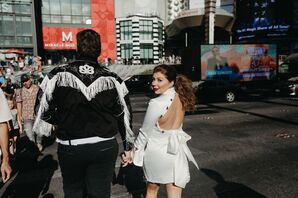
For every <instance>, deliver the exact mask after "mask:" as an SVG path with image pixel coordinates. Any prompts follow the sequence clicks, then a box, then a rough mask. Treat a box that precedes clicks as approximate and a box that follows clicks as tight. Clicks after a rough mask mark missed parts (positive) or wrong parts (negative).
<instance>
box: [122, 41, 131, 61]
mask: <svg viewBox="0 0 298 198" xmlns="http://www.w3.org/2000/svg"><path fill="white" fill-rule="evenodd" d="M121 58H123V59H130V58H132V44H131V43H125V44H121Z"/></svg>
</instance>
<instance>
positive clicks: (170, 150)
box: [133, 88, 198, 188]
mask: <svg viewBox="0 0 298 198" xmlns="http://www.w3.org/2000/svg"><path fill="white" fill-rule="evenodd" d="M175 94H176V92H175V90H174V88H170V89H168V90H167V91H166V92H165V93H163V94H162V95H160V96H159V97H157V98H154V99H151V100H150V102H149V106H148V108H147V112H146V115H145V118H144V122H143V125H142V127H141V128H140V131H139V135H138V137H137V139H136V141H135V147H136V148H137V150H136V151H135V153H134V159H133V162H134V164H135V165H137V166H143V169H144V173H145V176H146V179H147V181H148V182H152V183H159V184H167V183H174V184H175V185H176V186H179V187H182V188H184V187H185V185H186V184H187V183H188V182H189V180H190V174H189V166H188V160H189V161H192V162H193V163H194V164H195V166H196V167H197V168H198V165H197V163H196V161H195V159H194V157H193V155H192V154H191V152H190V150H189V148H188V146H187V144H186V142H187V141H188V140H190V139H191V137H190V136H189V135H188V134H186V133H185V132H184V131H183V130H182V126H181V127H180V128H179V129H175V130H163V129H161V128H160V127H159V125H158V119H159V118H160V117H161V116H163V115H165V113H166V112H167V110H168V108H169V107H170V105H171V103H172V101H173V100H174V97H175Z"/></svg>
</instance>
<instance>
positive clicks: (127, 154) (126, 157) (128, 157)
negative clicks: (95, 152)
mask: <svg viewBox="0 0 298 198" xmlns="http://www.w3.org/2000/svg"><path fill="white" fill-rule="evenodd" d="M132 155H133V150H130V151H124V153H123V154H122V155H121V159H122V160H121V163H122V167H125V166H127V165H128V164H131V163H132V161H133V160H132Z"/></svg>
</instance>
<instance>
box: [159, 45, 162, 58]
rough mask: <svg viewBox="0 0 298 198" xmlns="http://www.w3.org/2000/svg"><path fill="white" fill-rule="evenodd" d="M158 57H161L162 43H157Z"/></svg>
mask: <svg viewBox="0 0 298 198" xmlns="http://www.w3.org/2000/svg"><path fill="white" fill-rule="evenodd" d="M158 57H159V58H162V57H163V45H162V44H159V45H158Z"/></svg>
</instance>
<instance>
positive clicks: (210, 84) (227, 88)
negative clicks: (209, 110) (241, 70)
mask: <svg viewBox="0 0 298 198" xmlns="http://www.w3.org/2000/svg"><path fill="white" fill-rule="evenodd" d="M242 94H243V90H242V88H241V86H240V85H239V84H236V83H233V82H230V81H223V80H206V81H199V83H198V86H197V89H196V96H197V99H198V102H199V103H206V102H210V101H226V102H234V101H235V100H236V98H238V97H239V96H240V95H242Z"/></svg>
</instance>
